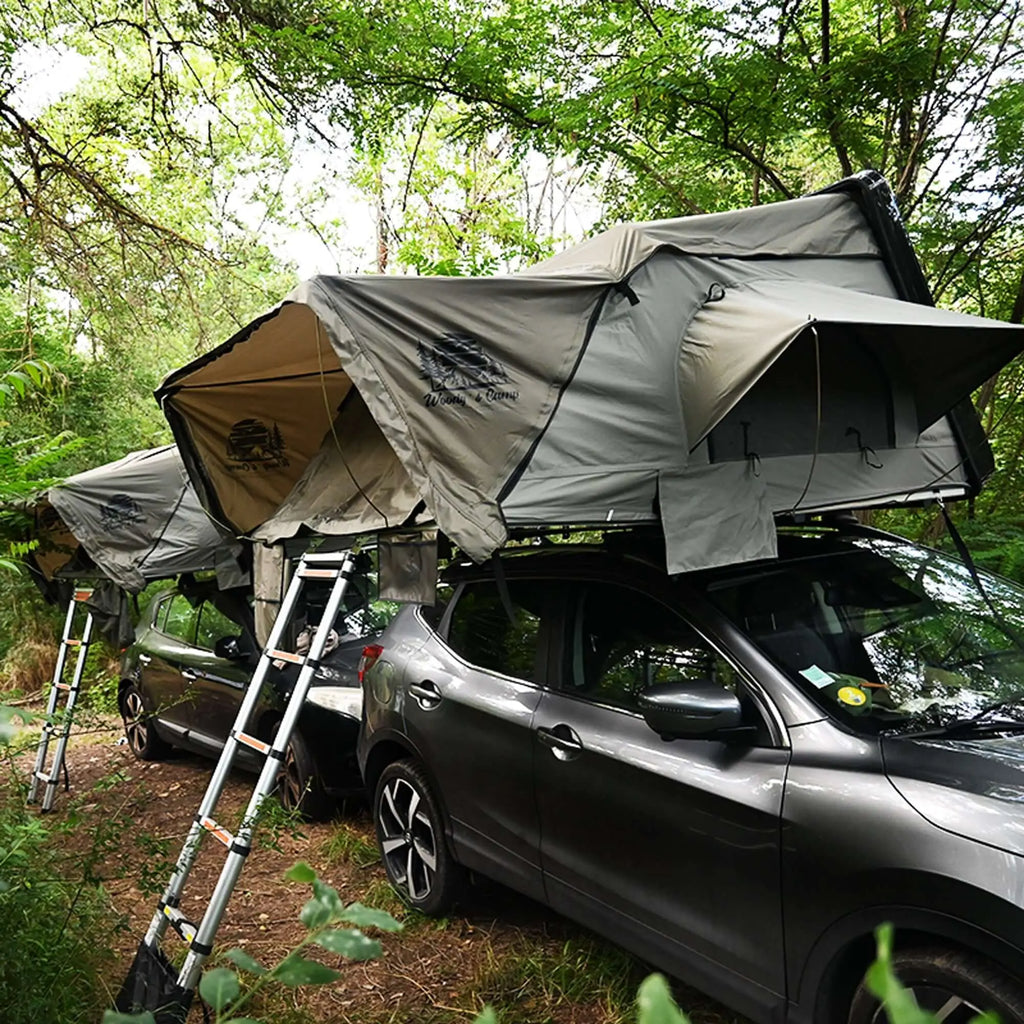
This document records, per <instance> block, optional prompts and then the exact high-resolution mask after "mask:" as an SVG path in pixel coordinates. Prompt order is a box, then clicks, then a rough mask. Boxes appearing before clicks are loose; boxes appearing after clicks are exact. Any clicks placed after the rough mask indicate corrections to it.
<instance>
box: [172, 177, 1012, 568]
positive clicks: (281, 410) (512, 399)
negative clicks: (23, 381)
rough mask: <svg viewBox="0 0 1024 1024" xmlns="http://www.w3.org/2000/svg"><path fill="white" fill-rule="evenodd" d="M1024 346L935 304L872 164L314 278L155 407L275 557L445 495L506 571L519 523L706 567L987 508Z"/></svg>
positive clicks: (450, 514) (216, 498)
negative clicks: (483, 262) (896, 522)
mask: <svg viewBox="0 0 1024 1024" xmlns="http://www.w3.org/2000/svg"><path fill="white" fill-rule="evenodd" d="M1022 345H1024V331H1022V330H1021V328H1019V327H1016V326H1013V325H1010V324H1006V323H1001V322H997V321H992V320H987V319H982V318H980V317H974V316H966V315H963V314H959V313H954V312H949V311H945V310H939V309H936V308H934V307H933V306H932V305H931V300H930V296H929V294H928V291H927V287H926V285H925V282H924V279H923V276H922V275H921V271H920V267H919V265H918V263H917V260H916V257H915V256H914V253H913V250H912V248H911V246H910V243H909V241H908V239H907V236H906V234H905V232H904V230H903V228H902V225H901V223H900V221H899V217H898V214H897V213H896V211H895V206H894V203H893V201H892V196H891V193H890V192H889V189H888V186H887V185H886V184H885V182H884V180H883V179H881V178H880V177H879V176H878V175H877V174H874V173H873V172H865V173H864V174H862V175H859V176H857V177H856V178H852V179H847V180H846V181H844V182H841V183H839V184H838V185H836V186H833V187H832V188H831V189H828V190H826V191H825V192H823V193H819V194H815V195H811V196H807V197H804V198H801V199H796V200H792V201H789V202H783V203H778V204H773V205H769V206H762V207H757V208H754V209H747V210H738V211H734V212H729V213H721V214H711V215H706V216H694V217H685V218H679V219H675V220H667V221H658V222H654V223H648V224H626V225H620V226H618V227H616V228H613V229H612V230H610V231H607V232H605V233H604V234H601V235H598V236H596V237H594V238H591V239H589V240H588V241H586V242H584V243H582V244H581V245H578V246H576V247H575V248H573V249H570V250H568V251H566V252H564V253H561V254H559V255H557V256H555V257H553V258H552V259H549V260H547V261H545V262H543V263H540V264H538V265H537V266H535V267H532V268H531V269H529V270H528V271H526V272H524V273H520V274H517V275H511V276H504V277H491V278H422V277H383V276H352V277H317V278H313V279H312V280H310V281H307V282H305V283H304V284H302V285H301V286H299V287H298V288H297V289H296V290H295V291H294V292H293V293H292V294H291V295H289V296H288V297H287V298H286V299H285V300H284V302H282V303H281V305H279V306H278V307H276V308H275V309H273V310H271V311H270V312H268V313H267V314H265V315H264V316H262V317H260V318H258V319H257V320H255V321H253V322H252V323H251V324H250V325H249V326H248V327H246V328H244V329H243V330H241V331H240V332H238V334H236V335H235V336H234V337H233V338H231V339H230V340H229V341H228V342H226V343H225V344H223V345H221V346H220V347H218V348H216V349H214V350H213V351H212V352H210V353H208V354H207V355H204V356H202V357H200V358H198V359H196V360H195V361H193V362H192V363H190V364H188V365H187V366H185V367H183V368H182V369H180V370H178V371H176V372H174V373H172V374H171V375H170V376H169V377H168V378H167V380H166V381H165V382H164V383H163V385H162V386H161V387H160V389H159V390H158V391H157V398H158V400H159V401H160V403H161V404H162V406H163V408H164V410H165V412H166V414H167V417H168V419H169V421H170V423H171V426H172V429H173V431H174V434H175V437H176V439H177V442H178V444H179V447H180V448H181V451H182V454H183V457H184V459H185V464H186V466H187V467H188V470H189V474H190V476H191V479H192V480H193V483H194V484H195V486H196V488H197V490H198V492H199V494H200V497H201V498H202V500H203V502H204V504H205V505H206V507H207V508H209V509H210V510H211V512H212V513H213V514H214V515H215V516H216V517H217V518H219V519H222V520H223V521H225V522H227V523H230V524H231V525H232V526H233V527H234V528H236V529H237V530H239V531H240V532H243V533H251V534H252V535H253V536H255V537H256V538H260V539H263V540H266V541H274V540H279V539H281V538H284V537H288V536H292V535H294V534H295V533H296V532H297V531H298V530H300V529H302V528H303V527H305V528H308V529H311V530H314V531H317V532H320V533H327V534H340V535H345V534H357V533H362V532H368V531H373V530H379V529H385V528H389V527H395V526H397V525H399V524H401V523H402V522H403V521H405V520H406V519H407V518H408V517H409V516H410V515H411V514H412V513H413V512H414V510H416V509H417V507H422V506H419V503H420V502H423V503H425V506H426V510H427V512H428V514H431V515H433V516H434V517H435V518H436V520H437V522H438V524H439V525H440V527H441V528H442V529H443V530H444V531H445V532H446V533H447V534H448V535H449V536H451V537H452V538H453V539H454V540H455V541H456V542H457V543H458V544H459V545H460V546H462V547H463V548H464V549H465V550H466V551H467V552H468V553H470V554H471V555H473V556H474V557H476V558H483V557H485V556H487V555H488V554H489V553H490V552H491V551H493V550H494V549H496V548H497V547H499V546H500V545H501V544H502V543H503V542H504V540H505V539H506V536H507V531H508V529H509V528H510V527H515V526H529V525H534V524H545V525H551V524H562V523H565V524H596V523H613V524H622V523H641V522H651V521H657V520H660V521H661V523H662V525H663V527H664V532H665V537H666V543H667V548H668V566H669V569H670V570H671V571H681V570H684V569H690V568H699V567H703V566H708V565H712V564H717V563H720V562H729V561H740V560H743V559H747V558H757V557H764V556H767V555H771V554H773V553H774V543H775V532H774V523H773V515H775V514H779V513H787V512H795V511H805V512H811V511H821V510H827V509H839V508H853V507H863V506H881V505H888V504H901V503H908V502H914V501H920V500H924V499H926V498H928V497H935V496H946V497H959V496H964V495H968V494H971V493H973V492H974V491H976V490H977V488H978V487H979V486H980V483H981V481H982V479H983V478H984V476H985V475H986V474H987V472H989V470H990V469H991V456H990V453H989V451H988V447H987V444H986V442H985V440H984V437H983V435H982V434H981V431H980V427H979V425H978V421H977V417H976V415H975V414H974V411H973V408H972V407H971V405H970V402H969V395H970V393H971V391H972V389H974V388H975V387H977V386H978V385H980V384H981V383H982V382H983V381H984V380H985V379H987V378H988V377H989V376H991V375H992V374H993V373H994V372H995V371H996V370H998V369H999V368H1000V367H1002V366H1003V365H1004V364H1005V363H1006V362H1007V361H1008V360H1010V359H1011V358H1013V357H1014V356H1015V355H1016V354H1017V353H1018V352H1019V351H1020V350H1021V347H1022Z"/></svg>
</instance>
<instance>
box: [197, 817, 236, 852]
mask: <svg viewBox="0 0 1024 1024" xmlns="http://www.w3.org/2000/svg"><path fill="white" fill-rule="evenodd" d="M199 824H200V825H202V826H203V828H205V829H206V831H207V832H209V833H210V835H211V836H213V838H214V839H219V840H220V841H221V842H222V843H223V844H224V845H225V846H230V845H231V844H232V843H233V842H234V841H235V837H234V836H233V835H232V834H231V833H230V832H229V831H228V830H227V829H226V828H224V827H223V826H221V825H218V824H217V822H215V821H214V820H213V818H201V819H200V821H199Z"/></svg>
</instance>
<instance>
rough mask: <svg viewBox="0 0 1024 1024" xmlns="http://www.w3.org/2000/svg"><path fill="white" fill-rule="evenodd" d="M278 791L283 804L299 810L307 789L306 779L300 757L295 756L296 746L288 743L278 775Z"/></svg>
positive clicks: (286, 807) (286, 808) (292, 809)
mask: <svg viewBox="0 0 1024 1024" xmlns="http://www.w3.org/2000/svg"><path fill="white" fill-rule="evenodd" d="M277 784H278V791H279V794H280V799H281V806H282V807H284V808H285V810H288V811H294V810H297V809H298V807H299V805H300V804H301V803H302V796H303V794H304V793H305V791H306V784H305V780H304V779H303V777H302V771H301V770H300V768H299V763H298V759H297V758H296V756H295V746H294V745H293V744H291V743H289V744H288V747H287V749H286V750H285V752H284V761H283V762H282V764H281V771H280V773H279V774H278V777H277Z"/></svg>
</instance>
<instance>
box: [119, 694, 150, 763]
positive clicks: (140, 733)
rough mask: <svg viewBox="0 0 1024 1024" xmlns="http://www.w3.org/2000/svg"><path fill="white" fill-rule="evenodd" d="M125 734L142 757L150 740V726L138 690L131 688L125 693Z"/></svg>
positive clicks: (130, 744)
mask: <svg viewBox="0 0 1024 1024" xmlns="http://www.w3.org/2000/svg"><path fill="white" fill-rule="evenodd" d="M124 734H125V736H126V737H127V738H128V745H129V746H130V747H131V748H132V750H133V751H134V753H136V754H138V755H139V756H140V757H141V756H142V755H143V754H144V753H145V752H146V745H147V743H148V741H149V726H148V725H147V724H146V708H145V705H144V704H143V703H142V695H141V694H140V693H139V692H138V690H129V691H128V692H127V693H126V694H125V698H124Z"/></svg>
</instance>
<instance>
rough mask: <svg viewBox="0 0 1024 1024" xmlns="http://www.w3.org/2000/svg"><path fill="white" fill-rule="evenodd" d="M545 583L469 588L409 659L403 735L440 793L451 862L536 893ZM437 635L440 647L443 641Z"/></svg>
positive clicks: (549, 590)
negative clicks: (536, 722)
mask: <svg viewBox="0 0 1024 1024" xmlns="http://www.w3.org/2000/svg"><path fill="white" fill-rule="evenodd" d="M555 598H556V589H555V588H553V587H552V585H551V584H550V583H549V582H547V581H535V580H509V581H508V583H507V587H506V588H505V594H504V598H503V596H502V593H501V589H500V588H499V587H498V585H497V584H496V583H495V581H494V580H484V581H479V582H469V583H466V584H464V585H463V586H462V587H461V588H460V590H459V591H458V592H457V593H456V595H455V597H454V599H453V601H452V603H451V605H450V606H449V609H448V611H447V612H446V614H445V617H444V619H443V620H442V623H441V635H440V636H439V635H438V634H437V633H433V634H432V635H431V638H430V639H429V640H428V641H427V643H426V644H425V645H424V646H423V647H422V648H421V649H420V650H419V652H417V654H416V655H415V657H413V658H412V659H410V661H409V664H408V666H407V668H406V696H405V699H404V705H403V714H404V718H405V728H406V731H407V734H408V736H409V738H410V739H411V740H412V741H413V743H414V744H415V745H416V747H417V748H418V750H419V752H420V755H421V757H422V758H423V761H424V763H425V764H426V765H427V767H428V770H429V772H430V774H431V776H432V778H433V781H434V782H435V784H436V786H437V788H438V791H439V792H438V796H439V798H440V800H441V802H442V804H443V806H444V808H445V810H446V812H447V816H448V820H449V822H450V825H451V830H452V841H453V844H454V847H455V852H456V856H457V857H458V859H459V860H460V862H461V863H463V864H464V865H465V866H466V867H468V868H471V869H478V870H481V871H483V872H485V873H486V874H487V875H489V876H490V877H492V878H495V879H497V880H498V881H502V882H505V883H506V884H508V885H511V886H513V887H514V888H517V889H519V890H520V891H521V892H526V893H528V894H530V895H534V896H540V895H541V894H542V886H541V877H540V866H539V860H538V850H537V843H538V835H537V810H536V806H535V804H534V799H533V786H532V778H533V764H532V761H533V752H532V749H533V738H532V734H531V728H532V725H533V714H534V710H535V709H536V707H537V704H538V702H539V700H540V697H541V692H542V691H541V687H540V679H541V673H542V666H543V665H544V664H546V661H545V652H546V624H547V622H548V620H549V618H550V615H549V609H551V608H552V606H553V602H554V600H555ZM442 636H443V639H442Z"/></svg>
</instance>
